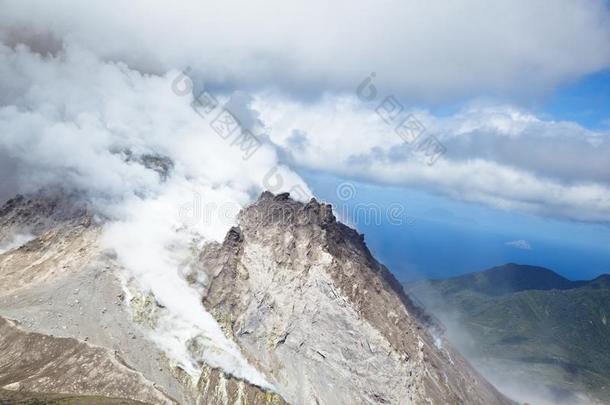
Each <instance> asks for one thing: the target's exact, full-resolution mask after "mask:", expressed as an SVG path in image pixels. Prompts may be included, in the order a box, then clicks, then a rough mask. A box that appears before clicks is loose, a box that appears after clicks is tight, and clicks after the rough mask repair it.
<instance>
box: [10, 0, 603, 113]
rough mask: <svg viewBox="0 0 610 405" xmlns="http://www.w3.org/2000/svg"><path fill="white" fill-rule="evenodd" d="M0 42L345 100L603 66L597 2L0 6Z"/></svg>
mask: <svg viewBox="0 0 610 405" xmlns="http://www.w3.org/2000/svg"><path fill="white" fill-rule="evenodd" d="M2 7H3V10H2V13H0V14H1V15H0V32H3V34H1V35H2V37H3V38H4V40H5V41H10V42H13V43H14V42H17V41H27V42H29V43H34V44H36V46H37V47H38V48H40V49H45V48H47V49H53V48H55V47H56V46H57V44H56V43H55V42H56V41H53V40H52V39H49V38H48V37H47V36H45V35H47V33H49V32H50V33H52V34H53V36H54V37H55V38H58V39H60V40H61V41H65V42H69V43H75V44H80V45H81V46H83V47H85V48H87V49H89V50H91V51H92V52H94V53H95V54H96V55H98V56H100V57H103V58H106V59H111V60H120V61H123V62H125V63H127V64H129V66H131V67H137V68H139V69H141V70H143V71H149V72H157V73H164V72H166V71H167V70H170V69H173V68H184V67H186V66H187V65H190V66H192V67H193V69H194V71H196V72H197V74H198V76H199V77H200V78H201V79H202V80H203V81H204V82H205V83H206V84H209V85H211V86H222V87H224V88H229V89H233V90H234V89H241V90H248V89H250V90H256V89H260V88H261V87H271V88H280V89H282V90H285V91H287V92H289V93H291V94H293V95H294V94H295V93H299V94H306V95H319V94H322V93H324V92H326V91H329V92H350V93H351V92H352V91H353V90H354V88H355V87H356V86H357V84H358V83H359V82H360V81H361V79H362V78H363V77H364V76H365V75H368V74H369V73H370V72H373V71H374V72H376V73H377V80H376V85H377V86H378V87H379V90H380V91H381V92H383V93H395V94H400V95H401V98H402V99H409V100H422V99H424V100H432V101H435V100H447V99H450V98H452V97H468V96H472V95H480V94H487V95H519V96H531V95H536V94H540V92H546V91H549V90H551V89H552V88H553V87H554V86H556V85H557V84H560V83H564V82H566V81H569V80H573V79H575V78H578V77H580V76H582V75H584V74H587V73H591V72H594V71H598V70H601V69H603V68H605V67H608V66H609V64H610V51H609V50H608V47H607V44H608V42H609V41H610V17H609V13H608V10H607V8H606V4H605V2H604V1H603V0H591V1H584V0H561V1H558V0H537V1H520V2H515V1H511V0H496V1H494V2H488V1H483V0H460V1H452V2H442V3H436V2H430V1H423V0H410V1H403V0H389V1H385V2H383V3H381V4H380V3H377V2H368V1H356V2H353V1H350V2H348V1H338V2H330V3H329V2H327V1H322V0H315V1H311V0H310V1H291V2H285V1H280V0H265V1H258V2H249V1H244V0H229V1H222V2H212V1H174V2H171V3H168V2H164V1H160V0H153V1H150V0H148V1H144V0H132V1H130V2H128V3H125V2H123V1H119V0H113V1H106V2H103V3H92V2H82V1H79V0H61V1H54V2H45V1H36V0H21V1H16V2H10V3H9V2H4V3H3V6H2Z"/></svg>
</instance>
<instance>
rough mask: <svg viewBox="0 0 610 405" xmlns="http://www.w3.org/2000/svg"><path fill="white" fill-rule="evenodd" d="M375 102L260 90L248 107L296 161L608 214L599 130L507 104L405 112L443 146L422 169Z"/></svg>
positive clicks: (565, 210) (507, 202) (555, 209)
mask: <svg viewBox="0 0 610 405" xmlns="http://www.w3.org/2000/svg"><path fill="white" fill-rule="evenodd" d="M375 106H376V104H375V103H373V104H365V103H362V102H361V101H360V100H358V99H357V98H356V97H333V96H328V97H326V98H324V99H323V100H322V101H321V102H319V103H313V104H312V103H302V102H294V101H289V100H281V99H278V98H277V97H274V96H270V95H264V96H259V97H258V98H257V100H256V102H255V104H254V107H255V108H256V109H257V110H259V112H260V116H261V119H262V120H263V121H264V122H265V123H266V124H267V125H268V131H269V134H270V137H271V139H272V140H273V141H274V142H275V143H277V144H278V145H281V146H282V147H284V148H286V150H287V155H288V158H289V160H290V161H292V162H293V163H294V164H297V165H300V166H304V167H307V168H313V169H319V170H323V171H328V172H332V173H336V174H340V175H344V176H349V177H357V178H360V179H365V180H370V181H374V182H379V183H385V184H396V185H406V186H417V187H422V188H425V189H428V190H431V191H434V192H440V193H444V194H446V195H449V196H450V197H453V198H456V199H461V200H465V201H472V202H480V203H484V204H487V205H491V206H494V207H497V208H501V209H512V210H521V211H525V212H531V213H534V214H540V215H549V216H555V217H560V218H569V219H575V220H580V221H601V222H605V221H607V220H608V218H610V177H609V176H610V175H609V173H610V161H609V160H608V159H607V156H608V154H609V153H610V135H609V134H606V133H599V132H592V131H588V130H586V129H584V128H582V127H580V126H578V125H576V124H574V123H567V122H553V121H544V120H542V119H540V118H538V117H536V116H534V115H532V114H529V113H526V112H523V111H521V110H519V109H517V108H514V107H510V106H495V107H484V108H483V107H476V106H472V107H468V108H466V109H465V110H464V111H461V112H458V113H456V114H454V115H451V116H446V117H437V116H434V115H432V114H430V113H429V112H427V111H424V110H414V111H412V112H413V113H414V114H415V116H416V117H417V118H418V119H419V120H420V121H421V122H422V123H423V125H424V126H425V129H426V131H425V133H424V135H422V136H423V137H424V138H425V136H428V135H434V136H435V137H436V138H437V139H439V140H440V141H441V142H442V143H443V144H444V145H445V147H446V149H447V152H446V153H445V154H444V155H443V158H441V159H440V160H438V161H437V162H436V163H435V164H434V165H432V166H429V165H427V164H425V159H424V161H422V160H421V157H422V156H420V155H418V154H416V153H413V147H412V146H409V145H406V144H405V142H404V140H403V139H401V138H400V137H399V136H398V135H397V134H396V133H395V132H394V130H393V128H394V127H392V126H390V125H388V124H386V123H385V122H384V121H383V120H382V119H381V118H380V117H379V116H378V115H377V113H376V112H375ZM406 114H407V112H406V111H405V113H404V114H403V116H404V115H406ZM397 122H400V120H398V121H397ZM295 134H297V135H298V137H299V139H300V141H299V145H300V146H299V148H297V149H294V145H293V140H294V137H295ZM424 157H425V156H424Z"/></svg>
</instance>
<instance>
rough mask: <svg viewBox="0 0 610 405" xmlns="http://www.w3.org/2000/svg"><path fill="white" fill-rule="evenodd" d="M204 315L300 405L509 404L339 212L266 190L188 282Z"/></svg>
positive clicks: (209, 251)
mask: <svg viewBox="0 0 610 405" xmlns="http://www.w3.org/2000/svg"><path fill="white" fill-rule="evenodd" d="M189 278H190V280H191V282H192V283H193V284H196V285H197V286H198V288H200V290H201V292H202V295H203V297H204V298H203V302H204V305H205V307H206V308H207V309H208V310H209V311H210V312H211V313H212V314H213V315H214V316H215V317H216V319H217V320H218V321H219V322H220V323H221V324H222V325H223V326H224V330H225V332H226V333H227V335H228V336H230V337H231V338H233V339H235V340H236V341H237V342H238V343H239V345H240V346H241V348H242V350H243V352H244V353H245V355H246V356H247V357H248V359H249V360H250V361H251V362H252V363H253V364H255V365H256V366H257V367H258V368H259V370H261V371H262V372H263V373H264V374H265V375H266V376H267V377H268V378H269V380H270V381H271V382H272V383H273V384H274V385H275V387H276V388H277V390H278V393H279V394H280V395H282V397H283V398H285V399H286V400H287V401H288V402H290V403H293V404H365V403H370V404H410V403H414V404H424V403H428V404H443V405H444V404H486V405H488V404H509V403H512V402H511V401H510V400H508V399H507V398H505V397H503V396H502V395H501V394H500V393H499V392H497V391H496V390H495V388H493V387H492V386H491V385H490V384H489V383H488V382H487V381H485V380H484V379H483V378H482V377H481V376H480V375H478V374H477V373H476V372H475V371H474V370H473V369H472V367H471V366H470V365H469V364H468V363H467V362H466V361H465V360H464V359H463V358H462V356H460V355H459V354H458V353H456V352H455V351H454V350H453V349H452V348H451V347H449V346H448V345H447V343H446V342H445V341H444V340H443V339H441V338H439V337H433V336H431V334H430V333H429V332H428V329H427V328H426V327H425V325H424V323H425V316H424V315H423V314H422V313H421V311H420V310H418V309H417V308H416V307H414V306H413V305H412V303H411V302H410V300H409V299H408V297H407V296H405V295H404V293H403V291H402V288H401V287H400V285H399V283H398V282H397V281H396V279H395V278H394V277H393V276H392V275H391V274H390V273H389V271H388V270H387V269H386V268H385V267H383V266H382V265H381V264H379V263H378V262H377V261H376V260H375V259H374V258H373V257H372V256H371V254H370V252H369V251H368V249H367V248H366V246H365V244H364V241H363V237H362V235H360V234H358V233H357V232H356V231H354V230H353V229H350V228H348V227H347V226H345V225H343V224H341V223H339V222H337V221H336V220H335V217H334V215H333V214H332V209H331V207H330V206H329V205H326V204H319V203H318V202H316V201H315V200H312V201H311V202H309V203H307V204H303V203H299V202H296V201H293V200H291V199H290V198H289V196H288V195H287V194H280V195H278V196H274V195H273V194H271V193H268V192H265V193H263V195H262V196H261V198H260V199H259V200H258V201H257V202H256V203H255V204H253V205H252V206H250V207H248V208H246V209H245V210H244V211H242V213H241V214H240V216H239V226H238V227H235V228H233V229H231V230H230V232H229V233H228V234H227V236H226V239H225V241H224V243H222V244H217V243H214V244H210V245H207V246H206V247H205V249H204V251H203V252H202V254H201V257H200V261H199V263H198V265H197V266H196V268H195V269H194V271H193V272H192V273H191V274H190V275H189Z"/></svg>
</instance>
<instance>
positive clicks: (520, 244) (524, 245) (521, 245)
mask: <svg viewBox="0 0 610 405" xmlns="http://www.w3.org/2000/svg"><path fill="white" fill-rule="evenodd" d="M505 245H506V246H511V247H514V248H516V249H521V250H532V245H530V243H529V242H528V241H526V240H523V239H520V240H513V241H510V242H506V243H505Z"/></svg>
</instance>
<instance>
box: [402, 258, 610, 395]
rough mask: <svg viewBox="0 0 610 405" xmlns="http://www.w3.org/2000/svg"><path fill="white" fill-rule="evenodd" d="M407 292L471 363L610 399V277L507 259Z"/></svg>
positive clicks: (565, 391)
mask: <svg viewBox="0 0 610 405" xmlns="http://www.w3.org/2000/svg"><path fill="white" fill-rule="evenodd" d="M405 289H406V290H407V292H408V293H409V294H410V295H412V296H413V297H414V298H415V299H416V300H417V301H419V303H420V304H421V305H423V306H424V307H425V308H426V309H427V310H428V311H429V312H431V313H432V314H434V315H435V316H436V317H437V318H439V319H440V320H441V322H442V323H443V324H445V325H446V327H447V336H448V337H449V339H450V340H451V341H452V342H453V344H454V345H456V346H457V347H458V348H459V349H460V350H462V352H464V353H465V354H466V355H467V357H469V358H470V359H471V361H473V363H475V364H476V365H480V366H482V367H483V368H496V369H499V370H500V372H501V371H502V370H503V369H504V370H507V369H511V370H515V371H514V372H511V374H514V375H515V376H516V377H515V378H518V379H521V380H523V381H527V382H528V383H532V384H533V385H534V386H540V387H544V389H545V391H546V392H551V393H555V394H557V396H558V397H559V398H561V397H564V398H569V395H570V393H572V392H585V393H587V394H589V395H591V396H593V397H595V398H597V399H599V400H601V401H603V402H604V403H610V324H609V321H610V275H603V276H600V277H598V278H596V279H594V280H591V281H570V280H568V279H566V278H563V277H561V276H560V275H558V274H556V273H554V272H553V271H551V270H548V269H545V268H541V267H533V266H522V265H517V264H512V263H511V264H507V265H504V266H499V267H494V268H492V269H489V270H486V271H483V272H478V273H470V274H466V275H463V276H459V277H453V278H449V279H445V280H433V281H428V282H421V283H415V284H407V285H405ZM567 402H568V403H569V402H570V401H569V400H568V401H567Z"/></svg>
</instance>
